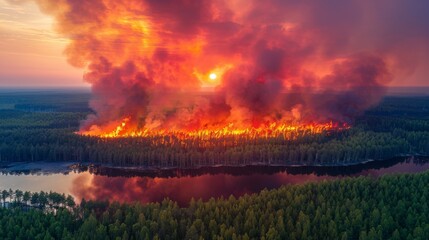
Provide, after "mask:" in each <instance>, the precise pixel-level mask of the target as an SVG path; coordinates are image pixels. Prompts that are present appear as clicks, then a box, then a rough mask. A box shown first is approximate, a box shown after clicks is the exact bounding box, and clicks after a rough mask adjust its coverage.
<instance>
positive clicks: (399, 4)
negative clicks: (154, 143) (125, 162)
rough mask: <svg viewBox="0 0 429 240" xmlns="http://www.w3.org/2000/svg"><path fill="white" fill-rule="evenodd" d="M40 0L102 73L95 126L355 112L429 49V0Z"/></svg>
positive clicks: (95, 76)
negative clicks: (213, 78)
mask: <svg viewBox="0 0 429 240" xmlns="http://www.w3.org/2000/svg"><path fill="white" fill-rule="evenodd" d="M36 2H37V3H38V4H39V5H40V7H41V9H42V10H43V11H44V12H46V13H48V14H50V15H53V16H54V17H55V19H56V20H57V26H56V28H57V30H58V31H59V32H60V33H61V34H63V35H64V36H67V37H68V38H69V39H70V40H71V42H70V44H69V46H68V47H67V49H66V51H65V52H66V54H67V56H68V59H69V62H70V63H71V64H73V65H75V66H80V67H84V68H85V71H86V73H85V77H84V79H85V80H86V81H88V82H89V83H91V84H92V88H93V92H94V99H93V100H92V101H91V107H93V108H94V110H95V111H96V114H95V115H92V116H89V117H88V120H87V121H86V122H85V123H84V125H83V126H82V128H83V130H88V129H89V128H90V127H94V126H96V127H98V128H101V129H103V128H109V127H111V126H112V123H115V124H117V122H118V121H121V120H122V119H123V118H125V117H131V124H132V126H134V128H201V127H205V126H210V125H222V124H225V123H230V122H233V123H236V124H239V125H245V126H249V125H255V124H256V125H258V124H260V123H263V122H272V121H301V122H306V121H310V122H314V121H329V120H335V121H351V120H352V119H353V118H354V117H355V116H357V115H359V114H361V113H362V111H364V110H365V109H367V108H368V107H370V106H372V105H374V104H375V103H377V102H378V101H379V100H380V98H381V97H382V96H383V93H384V92H385V86H386V84H388V83H389V82H390V81H391V80H392V79H395V78H403V77H407V76H410V75H411V74H412V73H413V72H414V70H415V67H416V66H418V65H419V64H423V65H424V64H426V65H427V63H428V61H429V60H428V58H427V56H428V54H429V47H428V40H429V21H428V20H429V17H428V15H427V13H428V12H429V3H428V1H425V0H411V1H402V0H379V1H370V0H363V1H361V0H351V1H344V0H328V1H309V0H307V1H296V0H268V1H256V0H253V1H244V0H233V1H226V0H203V1H188V0H165V1H159V0H158V1H156V0H146V1H137V0H131V1H122V0H119V1H113V0H92V1H76V0H60V1H57V0H56V1H53V0H36ZM216 71H217V72H218V75H219V79H218V80H217V82H216V83H210V82H209V81H208V74H209V73H211V72H216ZM201 86H203V87H207V86H209V87H211V94H203V93H201V91H200V89H201ZM198 92H200V93H198ZM115 124H113V126H114V125H115Z"/></svg>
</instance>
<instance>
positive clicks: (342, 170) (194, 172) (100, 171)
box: [0, 155, 429, 177]
mask: <svg viewBox="0 0 429 240" xmlns="http://www.w3.org/2000/svg"><path fill="white" fill-rule="evenodd" d="M410 161H413V162H414V161H416V162H417V163H418V162H422V163H426V162H428V161H429V157H428V156H421V155H402V156H398V157H395V158H391V159H384V160H372V159H371V160H366V161H363V162H355V163H347V164H332V165H331V164H324V165H321V164H320V165H315V164H311V165H305V164H301V165H299V164H290V165H278V164H264V163H259V164H250V165H216V166H201V167H195V168H177V167H171V168H169V167H164V168H147V167H136V166H115V165H110V164H97V163H78V162H14V163H5V164H3V165H0V172H1V173H2V174H16V175H19V174H68V173H70V172H72V171H73V172H85V171H89V172H90V173H93V174H97V175H104V176H129V177H132V176H144V177H177V176H198V175H201V174H205V173H209V174H218V173H227V174H231V175H237V174H239V175H243V174H246V173H247V174H252V173H255V172H257V173H266V174H272V173H276V172H284V171H287V172H289V173H292V174H293V173H295V174H306V173H317V174H320V175H331V176H336V175H344V174H346V175H350V174H353V173H355V172H359V171H362V170H365V169H380V168H383V167H390V166H393V165H395V164H398V163H400V162H410Z"/></svg>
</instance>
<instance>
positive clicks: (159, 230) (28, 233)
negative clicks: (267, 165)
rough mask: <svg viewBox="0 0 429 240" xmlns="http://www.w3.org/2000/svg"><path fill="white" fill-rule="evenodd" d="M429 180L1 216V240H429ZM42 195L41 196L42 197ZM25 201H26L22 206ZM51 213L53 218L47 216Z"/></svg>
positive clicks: (0, 211) (405, 178)
mask: <svg viewBox="0 0 429 240" xmlns="http://www.w3.org/2000/svg"><path fill="white" fill-rule="evenodd" d="M428 184H429V172H426V173H422V174H413V175H407V174H405V175H392V176H384V177H381V178H378V179H372V178H364V177H359V178H349V179H343V180H335V181H329V182H322V183H311V184H305V185H287V186H283V187H281V188H279V189H276V190H270V191H268V190H263V191H262V192H260V193H259V194H252V195H245V196H243V197H240V198H235V197H233V196H230V197H229V198H227V199H225V198H219V199H210V200H209V201H207V202H203V201H201V200H198V201H195V200H191V202H190V203H189V205H188V206H186V207H184V208H181V207H179V206H178V205H177V203H175V202H172V201H171V200H168V199H165V200H163V201H162V202H160V203H150V204H147V205H142V204H140V203H126V204H119V203H116V202H114V203H109V202H108V201H98V202H94V201H85V200H83V201H82V202H81V204H80V205H76V206H66V204H64V205H63V206H59V207H58V208H57V209H56V211H47V210H46V209H50V205H49V203H45V207H43V206H42V207H40V208H30V209H23V208H22V207H20V206H19V205H17V206H15V207H14V206H12V207H8V208H0V238H1V239H124V240H126V239H422V240H423V239H428V237H429V207H428V204H427V202H428V200H429V188H428ZM39 195H40V194H39ZM16 201H18V200H16ZM43 209H45V210H43Z"/></svg>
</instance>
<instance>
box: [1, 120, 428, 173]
mask: <svg viewBox="0 0 429 240" xmlns="http://www.w3.org/2000/svg"><path fill="white" fill-rule="evenodd" d="M33 114H35V113H33ZM38 114H40V113H37V114H35V115H38ZM43 114H48V113H43ZM52 114H54V113H52ZM55 116H56V117H57V120H55V121H54V122H50V123H46V124H43V123H41V122H40V121H39V122H33V123H32V124H37V125H38V126H37V127H34V125H33V126H32V127H22V125H21V126H19V127H16V128H1V127H0V139H1V141H0V161H1V162H16V161H75V162H92V163H107V164H114V165H134V166H145V167H179V168H181V167H182V168H190V167H199V166H213V165H231V166H237V165H250V164H267V165H288V164H303V165H336V164H350V163H358V162H363V161H366V160H368V159H376V160H378V159H387V158H391V157H394V156H398V155H401V154H423V155H424V154H428V153H429V128H428V129H426V128H427V126H426V125H425V124H427V122H426V121H424V120H407V121H404V120H402V119H399V120H390V121H383V125H382V126H380V128H379V130H378V131H377V130H376V129H377V127H374V126H376V125H372V124H371V125H370V124H367V125H365V126H362V125H360V126H358V127H354V128H352V129H350V130H346V131H340V132H329V133H322V134H317V135H301V136H299V137H297V138H295V139H293V140H290V139H287V138H284V137H282V136H280V137H277V138H259V139H248V138H246V137H243V136H229V137H223V138H213V139H210V140H199V139H198V138H195V139H188V140H181V139H179V138H175V137H174V136H163V137H145V138H118V139H100V138H97V137H85V136H79V135H76V134H74V131H75V130H76V126H75V128H73V127H68V126H70V125H72V126H73V123H71V122H70V121H69V120H68V118H69V117H70V116H69V114H65V115H64V116H62V115H61V114H58V113H55ZM62 117H64V118H62ZM25 118H26V119H28V117H25ZM35 119H39V118H38V117H35ZM389 123H390V124H391V125H390V126H388V127H386V124H389ZM1 125H6V123H4V122H3V123H0V126H1ZM410 125H411V126H418V127H420V129H421V130H420V131H416V130H414V129H416V128H415V127H413V129H412V128H410ZM30 126H31V123H30ZM371 128H372V129H371ZM389 129H390V130H389Z"/></svg>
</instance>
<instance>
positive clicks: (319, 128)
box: [80, 117, 350, 140]
mask: <svg viewBox="0 0 429 240" xmlns="http://www.w3.org/2000/svg"><path fill="white" fill-rule="evenodd" d="M129 122H130V118H129V117H127V118H124V119H123V120H122V122H120V123H119V124H118V125H117V126H116V127H115V128H114V130H113V131H110V132H102V131H100V130H99V129H98V128H96V126H94V127H95V128H91V129H90V130H88V131H85V132H80V134H82V135H86V136H97V137H100V138H129V137H131V138H138V137H142V138H144V137H162V136H174V137H176V138H179V139H192V138H198V139H200V140H208V139H215V138H223V137H229V136H245V137H247V138H251V139H257V138H273V137H280V136H282V137H284V138H285V139H291V138H293V137H292V136H294V133H301V134H321V133H323V132H329V131H341V130H346V129H349V128H350V126H349V125H348V124H346V123H342V124H339V123H334V122H327V123H309V124H286V123H270V124H266V125H264V126H259V127H236V126H234V124H233V123H230V124H228V125H226V126H223V127H212V128H206V129H197V130H186V129H178V130H171V129H141V130H136V129H134V128H133V127H131V126H129V125H128V123H129Z"/></svg>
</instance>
